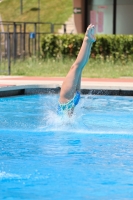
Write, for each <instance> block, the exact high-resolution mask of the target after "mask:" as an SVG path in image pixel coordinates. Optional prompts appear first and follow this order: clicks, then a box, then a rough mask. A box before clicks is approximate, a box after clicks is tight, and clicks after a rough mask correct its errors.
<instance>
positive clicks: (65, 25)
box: [63, 24, 67, 33]
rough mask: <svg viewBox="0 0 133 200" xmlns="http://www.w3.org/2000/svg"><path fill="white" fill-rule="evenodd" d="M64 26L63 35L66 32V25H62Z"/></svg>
mask: <svg viewBox="0 0 133 200" xmlns="http://www.w3.org/2000/svg"><path fill="white" fill-rule="evenodd" d="M63 25H64V33H66V32H67V30H66V24H63Z"/></svg>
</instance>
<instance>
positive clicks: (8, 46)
mask: <svg viewBox="0 0 133 200" xmlns="http://www.w3.org/2000/svg"><path fill="white" fill-rule="evenodd" d="M7 57H8V75H10V74H11V54H10V33H9V32H8V33H7Z"/></svg>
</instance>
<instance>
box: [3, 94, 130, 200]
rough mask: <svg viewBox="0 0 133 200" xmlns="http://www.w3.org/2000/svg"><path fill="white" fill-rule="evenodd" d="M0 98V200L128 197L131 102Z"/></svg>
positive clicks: (121, 99)
mask: <svg viewBox="0 0 133 200" xmlns="http://www.w3.org/2000/svg"><path fill="white" fill-rule="evenodd" d="M81 97H82V98H81V101H80V103H79V105H78V106H77V107H76V109H75V114H74V116H73V117H72V118H70V119H69V118H67V117H66V118H64V119H61V118H60V117H59V116H57V114H56V108H57V100H58V96H57V95H51V94H49V95H32V96H18V97H10V98H0V200H3V199H6V200H12V199H13V200H19V199H23V200H45V199H46V200H86V199H87V200H88V199H89V200H99V199H100V200H114V199H116V200H119V199H120V200H125V199H126V200H127V199H133V98H132V97H113V96H91V95H85V96H81Z"/></svg>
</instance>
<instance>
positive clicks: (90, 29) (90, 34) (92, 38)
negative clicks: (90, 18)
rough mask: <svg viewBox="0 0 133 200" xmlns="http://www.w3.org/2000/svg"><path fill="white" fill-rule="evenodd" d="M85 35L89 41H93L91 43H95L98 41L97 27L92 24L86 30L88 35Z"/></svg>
mask: <svg viewBox="0 0 133 200" xmlns="http://www.w3.org/2000/svg"><path fill="white" fill-rule="evenodd" d="M85 35H86V36H87V37H88V39H89V40H90V41H91V42H95V41H96V38H95V26H94V25H92V24H90V25H89V26H88V28H87V30H86V33H85Z"/></svg>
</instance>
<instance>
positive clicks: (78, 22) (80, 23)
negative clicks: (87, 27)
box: [73, 0, 85, 33]
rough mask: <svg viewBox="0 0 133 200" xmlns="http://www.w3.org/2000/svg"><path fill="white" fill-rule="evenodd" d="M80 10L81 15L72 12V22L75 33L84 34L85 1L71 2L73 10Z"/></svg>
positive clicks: (74, 0) (76, 0) (75, 0)
mask: <svg viewBox="0 0 133 200" xmlns="http://www.w3.org/2000/svg"><path fill="white" fill-rule="evenodd" d="M77 8H79V9H81V13H78V12H77V13H76V12H74V22H75V27H76V30H77V33H83V32H84V18H85V13H84V10H85V0H73V10H74V9H77Z"/></svg>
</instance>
